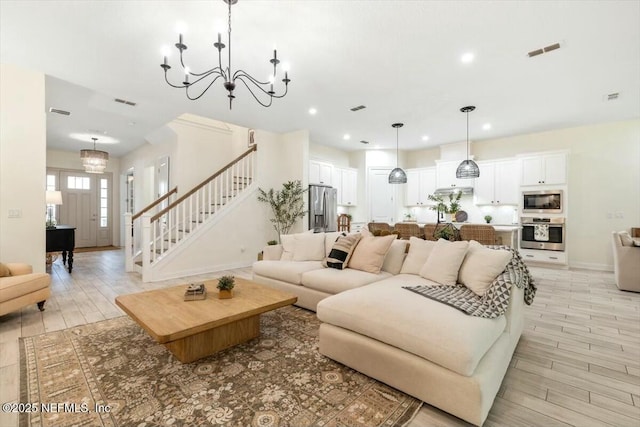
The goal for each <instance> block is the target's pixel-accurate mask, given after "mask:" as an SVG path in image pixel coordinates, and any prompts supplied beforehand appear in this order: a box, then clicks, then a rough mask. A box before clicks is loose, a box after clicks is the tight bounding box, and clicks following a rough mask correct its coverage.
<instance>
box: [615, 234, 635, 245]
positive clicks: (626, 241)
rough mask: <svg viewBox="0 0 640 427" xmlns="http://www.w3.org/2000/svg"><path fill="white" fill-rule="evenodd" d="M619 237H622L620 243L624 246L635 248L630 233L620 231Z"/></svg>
mask: <svg viewBox="0 0 640 427" xmlns="http://www.w3.org/2000/svg"><path fill="white" fill-rule="evenodd" d="M618 236H620V242H621V243H622V246H633V239H632V238H631V235H630V234H629V232H627V231H620V232H619V233H618Z"/></svg>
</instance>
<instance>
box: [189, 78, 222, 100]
mask: <svg viewBox="0 0 640 427" xmlns="http://www.w3.org/2000/svg"><path fill="white" fill-rule="evenodd" d="M220 77H222V75H220V74H218V75H217V76H216V78H215V79H213V80H211V82H210V83H209V84H208V85H207V87H206V88H204V90H203V91H202V92H201V93H200V95H198V96H196V97H195V98H192V97H191V96H190V95H189V88H190V87H191V86H193V83H192V84H190V85H189V86H185V88H186V89H185V94H186V95H187V98H189V99H190V100H191V101H195V100H196V99H200V97H202V95H204V94H205V93H206V92H207V91H208V90H209V88H210V87H211V85H213V84H214V83H215V82H216V80H218V79H219V78H220ZM203 78H204V77H201V78H200V79H198V80H196V81H195V82H194V83H197V82H199V81H200V80H202V79H203Z"/></svg>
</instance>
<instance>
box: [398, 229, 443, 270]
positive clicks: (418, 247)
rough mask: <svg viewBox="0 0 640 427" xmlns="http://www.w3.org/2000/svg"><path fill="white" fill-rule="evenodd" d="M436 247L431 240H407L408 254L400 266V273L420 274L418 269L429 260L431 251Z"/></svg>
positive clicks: (415, 238)
mask: <svg viewBox="0 0 640 427" xmlns="http://www.w3.org/2000/svg"><path fill="white" fill-rule="evenodd" d="M435 246H436V242H434V241H432V240H423V239H419V238H417V237H410V238H409V253H408V254H407V257H406V258H405V260H404V264H402V269H401V270H400V272H401V273H405V274H420V269H421V268H422V266H423V265H424V263H425V262H427V259H429V255H431V251H432V250H433V248H434V247H435Z"/></svg>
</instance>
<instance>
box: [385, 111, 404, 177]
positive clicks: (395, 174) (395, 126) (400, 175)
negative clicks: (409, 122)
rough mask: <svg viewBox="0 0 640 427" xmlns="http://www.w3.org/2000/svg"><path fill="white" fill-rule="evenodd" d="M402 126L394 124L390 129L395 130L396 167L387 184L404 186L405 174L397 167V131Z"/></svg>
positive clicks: (402, 124)
mask: <svg viewBox="0 0 640 427" xmlns="http://www.w3.org/2000/svg"><path fill="white" fill-rule="evenodd" d="M402 126H404V123H394V124H392V125H391V127H394V128H396V167H395V169H394V170H392V171H391V173H390V174H389V184H406V183H407V174H406V173H405V172H404V171H403V170H402V169H401V168H400V167H398V132H399V129H400V128H401V127H402Z"/></svg>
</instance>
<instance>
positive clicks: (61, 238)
mask: <svg viewBox="0 0 640 427" xmlns="http://www.w3.org/2000/svg"><path fill="white" fill-rule="evenodd" d="M75 246H76V228H75V227H70V226H68V225H58V226H56V228H48V229H47V252H58V251H61V252H62V264H67V254H68V260H69V263H68V264H67V265H68V267H69V273H71V270H72V269H73V249H74V248H75Z"/></svg>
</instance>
